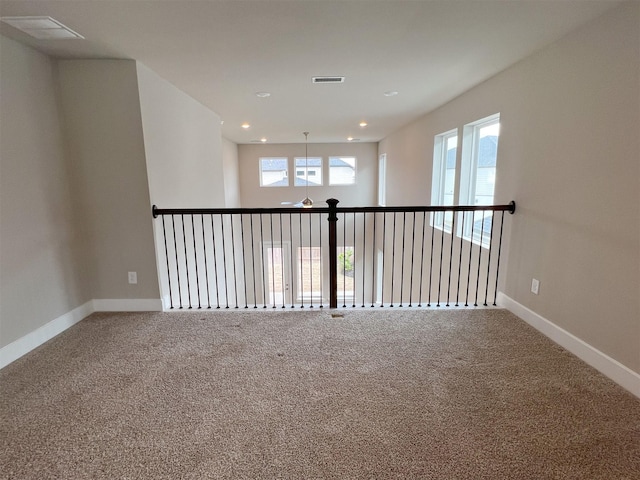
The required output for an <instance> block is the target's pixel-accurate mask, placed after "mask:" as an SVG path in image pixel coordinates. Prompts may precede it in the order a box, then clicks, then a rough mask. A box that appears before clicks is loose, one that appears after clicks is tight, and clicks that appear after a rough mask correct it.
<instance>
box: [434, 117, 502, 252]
mask: <svg viewBox="0 0 640 480" xmlns="http://www.w3.org/2000/svg"><path fill="white" fill-rule="evenodd" d="M499 122H500V113H496V114H493V115H490V116H488V117H484V118H481V119H480V120H477V121H475V122H471V123H468V124H466V125H464V126H463V127H462V135H461V136H458V147H457V155H456V179H455V188H454V199H457V202H454V205H475V198H476V181H477V173H478V168H477V167H478V153H479V150H478V149H479V143H480V135H479V132H480V129H482V128H484V127H486V126H489V125H492V124H495V123H499ZM458 130H459V129H457V128H456V129H452V130H448V131H446V132H443V133H441V134H438V135H436V136H435V137H434V147H433V169H432V180H431V204H432V205H443V204H444V188H445V176H446V161H447V160H446V151H447V150H446V144H447V140H448V139H449V138H451V137H452V136H453V135H458ZM494 198H495V197H494ZM492 214H493V212H491V211H488V212H485V214H484V215H483V218H487V217H489V216H491V215H492ZM477 216H478V214H477V213H476V214H474V212H467V213H466V214H465V215H464V225H462V222H461V221H456V222H455V229H456V236H457V237H462V238H463V239H465V240H467V241H471V242H473V243H475V244H477V245H480V246H482V247H485V248H488V247H489V244H490V242H491V233H492V232H491V231H489V230H481V231H475V230H474V231H473V238H472V234H471V231H472V226H473V223H474V221H476V220H477V218H475V217H477ZM461 219H462V214H457V216H456V217H455V220H461ZM430 225H431V227H432V228H437V229H439V230H443V231H445V232H448V233H451V226H450V225H447V224H446V223H444V224H443V214H442V213H434V214H431V220H430Z"/></svg>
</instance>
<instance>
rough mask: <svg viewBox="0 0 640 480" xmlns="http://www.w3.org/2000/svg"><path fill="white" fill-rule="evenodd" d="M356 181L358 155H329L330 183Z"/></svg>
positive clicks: (340, 183) (346, 183) (350, 182)
mask: <svg viewBox="0 0 640 480" xmlns="http://www.w3.org/2000/svg"><path fill="white" fill-rule="evenodd" d="M354 183H356V157H329V185H353V184H354Z"/></svg>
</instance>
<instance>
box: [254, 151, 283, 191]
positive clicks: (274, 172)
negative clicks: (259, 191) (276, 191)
mask: <svg viewBox="0 0 640 480" xmlns="http://www.w3.org/2000/svg"><path fill="white" fill-rule="evenodd" d="M288 163H289V159H288V158H287V157H260V161H259V165H260V186H261V187H287V186H289V175H288V169H289V167H288Z"/></svg>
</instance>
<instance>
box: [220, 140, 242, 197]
mask: <svg viewBox="0 0 640 480" xmlns="http://www.w3.org/2000/svg"><path fill="white" fill-rule="evenodd" d="M222 170H223V173H224V195H225V207H227V208H235V207H239V206H240V170H239V165H238V145H237V144H235V143H234V142H232V141H231V140H228V139H226V138H224V137H222Z"/></svg>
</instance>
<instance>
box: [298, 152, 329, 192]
mask: <svg viewBox="0 0 640 480" xmlns="http://www.w3.org/2000/svg"><path fill="white" fill-rule="evenodd" d="M307 159H309V160H312V159H313V160H320V183H317V182H313V183H315V185H308V186H309V187H311V188H314V187H323V186H325V184H324V176H325V175H324V157H320V156H317V155H314V156H313V157H293V171H294V173H295V174H296V175H294V177H293V186H294V187H296V188H306V187H307V184H308V183H309V176H310V175H307V176H306V177H307V178H306V180H307V183H305V184H304V185H296V180H297V179H298V174H297V171H298V168H304V169H311V168H314V167H313V166H309V167H307V166H306V165H298V164H297V162H298V160H301V161H303V162H304V161H306V160H307Z"/></svg>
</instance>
